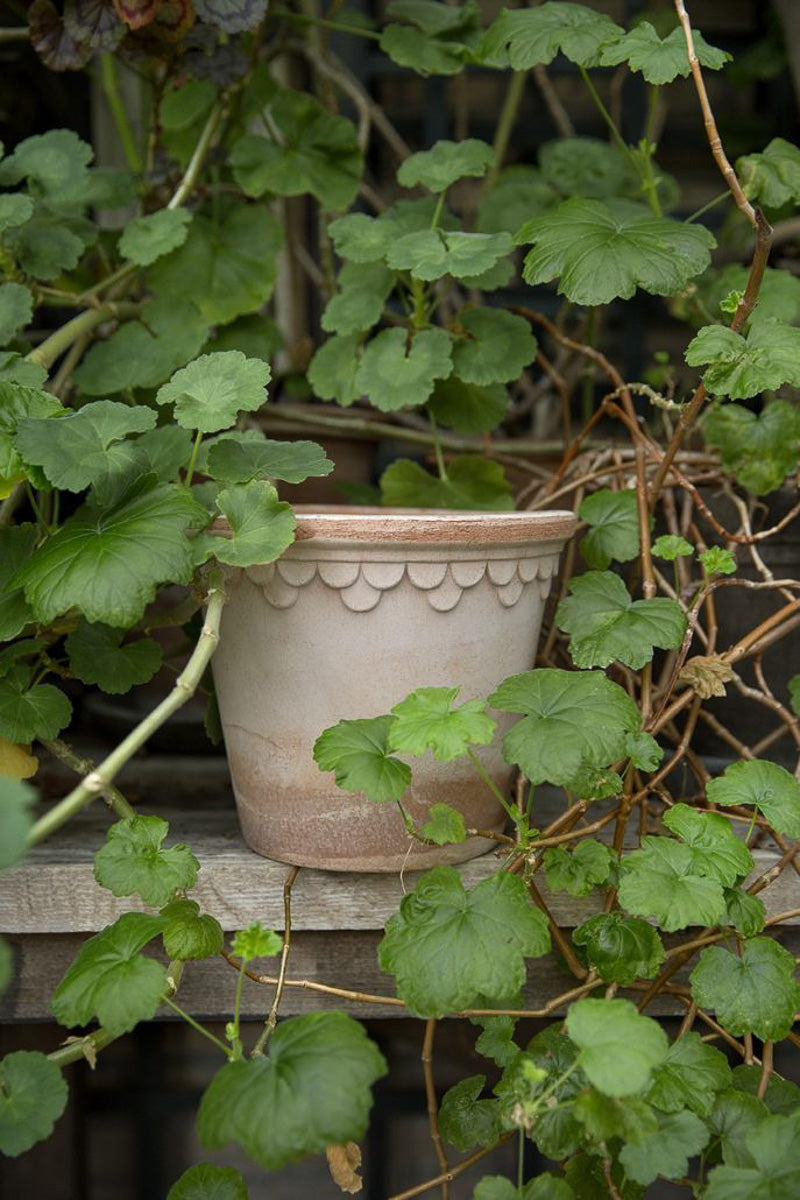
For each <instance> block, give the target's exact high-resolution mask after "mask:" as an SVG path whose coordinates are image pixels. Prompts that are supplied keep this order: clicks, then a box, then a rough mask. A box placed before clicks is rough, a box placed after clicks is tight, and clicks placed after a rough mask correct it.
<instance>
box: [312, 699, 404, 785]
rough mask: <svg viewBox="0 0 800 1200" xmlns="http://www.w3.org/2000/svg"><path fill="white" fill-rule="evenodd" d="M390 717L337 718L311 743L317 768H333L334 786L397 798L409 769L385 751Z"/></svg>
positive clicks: (392, 722) (326, 769) (324, 769)
mask: <svg viewBox="0 0 800 1200" xmlns="http://www.w3.org/2000/svg"><path fill="white" fill-rule="evenodd" d="M393 724H394V718H393V717H390V716H386V717H372V718H371V719H368V720H363V721H340V722H339V724H338V725H334V726H332V727H331V728H330V729H326V730H325V732H324V733H322V734H320V736H319V737H318V738H317V740H316V742H315V743H314V761H315V762H316V764H317V766H318V767H319V769H320V770H321V771H334V772H335V779H336V786H337V787H340V788H341V789H342V790H343V791H345V792H363V793H364V794H365V795H367V796H369V798H370V800H376V801H383V800H399V799H400V797H401V796H402V795H403V793H404V792H405V790H406V788H407V787H408V785H409V783H410V782H411V768H410V767H408V766H406V764H405V763H404V762H401V761H400V759H399V758H392V757H391V755H390V753H389V733H390V731H391V728H392V725H393Z"/></svg>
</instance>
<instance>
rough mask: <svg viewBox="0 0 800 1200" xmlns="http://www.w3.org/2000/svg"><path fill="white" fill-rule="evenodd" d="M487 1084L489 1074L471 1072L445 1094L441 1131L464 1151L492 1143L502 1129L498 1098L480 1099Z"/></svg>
mask: <svg viewBox="0 0 800 1200" xmlns="http://www.w3.org/2000/svg"><path fill="white" fill-rule="evenodd" d="M485 1084H486V1076H485V1075H470V1077H469V1079H462V1080H461V1082H460V1083H457V1084H456V1085H455V1086H454V1087H451V1088H449V1089H448V1091H446V1092H445V1094H444V1096H443V1097H442V1103H441V1105H440V1106H439V1132H440V1133H441V1135H442V1137H443V1138H444V1140H445V1141H446V1142H448V1143H449V1144H450V1145H451V1146H455V1148H456V1150H460V1151H461V1152H462V1153H464V1152H465V1151H467V1150H474V1149H475V1147H476V1146H490V1145H491V1144H492V1143H493V1142H496V1141H497V1139H498V1137H499V1136H500V1133H501V1132H502V1129H501V1125H500V1111H499V1109H500V1105H499V1104H498V1102H497V1100H479V1099H478V1097H479V1096H480V1094H481V1092H482V1091H483V1089H484V1085H485Z"/></svg>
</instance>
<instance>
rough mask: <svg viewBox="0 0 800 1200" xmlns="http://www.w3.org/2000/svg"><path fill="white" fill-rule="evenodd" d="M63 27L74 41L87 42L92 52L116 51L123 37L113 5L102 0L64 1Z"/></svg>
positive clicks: (122, 27)
mask: <svg viewBox="0 0 800 1200" xmlns="http://www.w3.org/2000/svg"><path fill="white" fill-rule="evenodd" d="M64 27H65V28H66V30H67V33H69V34H70V36H71V37H73V38H74V39H75V40H76V41H82V42H88V43H89V45H90V46H91V47H92V49H93V50H101V51H106V50H116V48H117V46H118V45H119V43H120V42H121V41H122V38H123V37H124V35H125V26H124V25H123V23H122V22H121V21H120V19H119V17H118V16H117V14H116V12H115V11H114V7H113V5H110V4H106V3H105V2H104V0H66V3H65V5H64Z"/></svg>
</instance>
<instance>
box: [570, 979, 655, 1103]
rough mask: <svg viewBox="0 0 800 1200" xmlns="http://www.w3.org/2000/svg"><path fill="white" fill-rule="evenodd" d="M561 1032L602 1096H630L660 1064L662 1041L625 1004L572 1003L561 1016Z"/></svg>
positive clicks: (647, 1019) (650, 1023)
mask: <svg viewBox="0 0 800 1200" xmlns="http://www.w3.org/2000/svg"><path fill="white" fill-rule="evenodd" d="M567 1033H568V1034H569V1036H570V1039H571V1040H572V1041H573V1042H574V1043H575V1045H576V1046H577V1047H578V1048H579V1050H580V1054H579V1055H578V1062H579V1063H580V1066H581V1069H582V1070H583V1072H584V1074H585V1075H586V1077H587V1079H588V1080H589V1082H590V1083H591V1084H593V1086H594V1087H596V1088H597V1090H598V1092H602V1093H603V1095H604V1096H614V1097H616V1096H632V1095H633V1094H634V1093H635V1092H639V1091H641V1090H642V1088H644V1087H645V1086H646V1085H647V1083H648V1082H649V1080H650V1078H651V1076H652V1073H653V1071H654V1070H655V1068H656V1067H658V1066H659V1064H660V1063H662V1062H663V1061H664V1058H665V1057H666V1053H667V1045H668V1043H667V1036H666V1034H665V1033H664V1031H663V1029H662V1028H661V1026H660V1025H659V1024H658V1022H657V1021H653V1020H651V1019H650V1017H643V1016H641V1015H640V1014H639V1013H638V1012H637V1011H636V1007H635V1005H633V1004H631V1003H630V1001H629V1000H577V1001H576V1002H575V1003H574V1004H571V1005H570V1007H569V1011H568V1012H567Z"/></svg>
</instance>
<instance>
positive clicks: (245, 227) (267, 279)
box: [148, 205, 283, 325]
mask: <svg viewBox="0 0 800 1200" xmlns="http://www.w3.org/2000/svg"><path fill="white" fill-rule="evenodd" d="M282 244H283V230H282V228H281V226H280V224H279V222H278V220H277V218H276V217H274V216H273V215H272V213H271V212H269V211H268V210H267V209H266V208H265V207H264V206H263V205H257V206H256V205H254V206H246V205H238V206H237V207H235V208H233V209H231V210H230V211H229V212H228V214H227V215H226V216H225V217H224V218H222V219H221V220H220V221H218V222H216V221H212V220H210V219H209V218H208V217H202V216H196V217H194V219H193V220H192V223H191V225H190V226H189V233H188V236H187V238H186V241H185V242H184V243H183V245H182V246H179V247H178V249H177V250H173V251H172V253H171V254H167V255H165V256H164V258H160V259H158V261H157V262H156V263H154V264H153V266H152V267H151V268H150V270H149V272H148V277H149V279H150V283H151V285H152V288H153V291H154V292H155V293H156V294H157V295H158V296H164V297H165V299H167V300H178V301H184V300H185V298H186V297H187V296H190V297H191V298H192V299H193V300H194V302H195V303H196V304H197V307H198V308H199V309H200V312H201V313H202V315H203V317H204V318H205V319H206V321H207V322H208V324H209V325H217V324H220V325H224V324H225V323H226V322H228V321H232V320H233V319H234V317H239V316H241V315H242V314H243V313H250V312H254V311H255V310H256V309H257V308H260V307H261V305H262V304H264V303H265V302H266V301H267V300H269V298H270V296H271V295H272V289H273V287H274V284H275V273H276V269H277V266H276V264H277V255H278V251H279V250H280V248H281V245H282Z"/></svg>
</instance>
